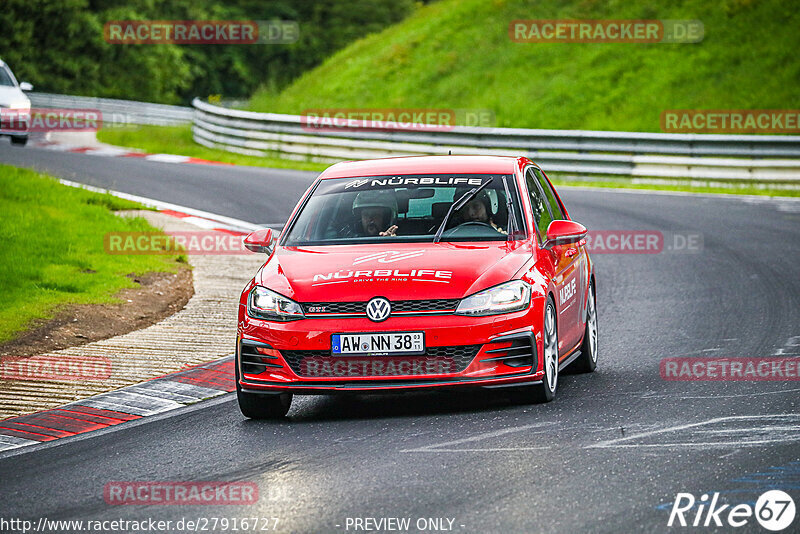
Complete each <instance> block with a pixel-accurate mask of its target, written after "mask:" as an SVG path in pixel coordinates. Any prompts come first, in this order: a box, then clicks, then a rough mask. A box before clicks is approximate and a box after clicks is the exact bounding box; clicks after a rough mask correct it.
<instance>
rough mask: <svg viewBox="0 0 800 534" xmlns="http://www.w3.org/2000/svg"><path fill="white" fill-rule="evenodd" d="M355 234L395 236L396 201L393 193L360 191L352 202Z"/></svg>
mask: <svg viewBox="0 0 800 534" xmlns="http://www.w3.org/2000/svg"><path fill="white" fill-rule="evenodd" d="M353 215H355V217H356V220H355V221H354V222H355V230H356V231H355V234H356V235H359V236H395V235H397V234H396V232H397V225H396V224H394V223H395V220H396V219H397V199H396V198H395V196H394V191H362V192H361V193H359V194H358V195H356V198H355V201H353Z"/></svg>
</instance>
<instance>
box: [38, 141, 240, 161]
mask: <svg viewBox="0 0 800 534" xmlns="http://www.w3.org/2000/svg"><path fill="white" fill-rule="evenodd" d="M33 146H35V147H37V148H45V149H47V150H57V151H59V152H72V153H75V154H86V155H88V156H108V157H117V158H140V159H143V160H145V161H154V162H158V163H194V164H197V165H233V163H223V162H221V161H212V160H208V159H201V158H193V157H191V156H179V155H176V154H148V153H146V152H133V151H131V150H128V149H125V148H121V147H115V146H75V145H69V144H62V143H54V142H51V141H39V142H36V143H34V145H33Z"/></svg>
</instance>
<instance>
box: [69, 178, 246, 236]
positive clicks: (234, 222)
mask: <svg viewBox="0 0 800 534" xmlns="http://www.w3.org/2000/svg"><path fill="white" fill-rule="evenodd" d="M59 183H62V184H64V185H68V186H70V187H77V188H80V189H86V190H87V191H94V192H95V193H108V194H110V195H114V196H115V197H118V198H124V199H126V200H132V201H134V202H138V203H139V204H144V205H145V206H150V207H152V208H156V209H159V210H172V211H180V212H182V213H186V214H187V215H195V216H197V217H202V218H204V219H210V220H212V221H219V222H220V223H223V224H224V225H227V226H229V227H231V228H232V229H234V230H243V231H246V232H253V231H255V230H259V229H260V228H261V226H259V225H257V224H253V223H251V222H247V221H243V220H241V219H234V218H233V217H227V216H225V215H218V214H216V213H210V212H208V211H202V210H196V209H194V208H189V207H186V206H179V205H178V204H171V203H169V202H162V201H160V200H155V199H152V198H146V197H140V196H137V195H129V194H128V193H122V192H120V191H114V190H112V189H104V188H102V187H94V186H91V185H85V184H80V183H78V182H71V181H69V180H63V179H62V180H59Z"/></svg>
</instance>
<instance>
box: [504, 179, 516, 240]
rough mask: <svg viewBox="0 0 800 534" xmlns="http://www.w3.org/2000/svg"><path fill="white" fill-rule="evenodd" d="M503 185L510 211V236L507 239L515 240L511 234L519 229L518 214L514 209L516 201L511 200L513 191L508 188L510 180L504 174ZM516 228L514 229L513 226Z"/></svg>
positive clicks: (507, 208) (507, 210)
mask: <svg viewBox="0 0 800 534" xmlns="http://www.w3.org/2000/svg"><path fill="white" fill-rule="evenodd" d="M503 187H504V188H505V190H506V212H507V213H508V238H506V241H513V240H514V238H513V237H511V235H512V234H513V233H514V232H516V231H517V214H516V212H515V211H514V202H513V201H512V200H511V191H510V190H509V189H508V182H507V181H506V177H505V176H503ZM512 227H513V228H514V230H513V231H512V230H511V228H512Z"/></svg>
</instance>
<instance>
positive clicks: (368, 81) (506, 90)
mask: <svg viewBox="0 0 800 534" xmlns="http://www.w3.org/2000/svg"><path fill="white" fill-rule="evenodd" d="M798 7H799V6H798V3H797V2H796V1H794V0H793V1H789V2H786V1H785V0H784V1H782V0H763V1H758V0H722V1H720V2H707V1H706V0H684V1H676V2H670V3H666V2H664V3H660V2H655V1H653V0H612V1H603V0H539V1H536V2H523V1H520V0H442V1H440V2H436V3H433V4H431V5H429V6H426V7H423V8H421V9H419V10H417V11H416V12H415V14H414V15H413V16H411V17H410V18H408V19H406V20H405V21H404V22H401V23H399V24H397V25H395V26H392V27H390V28H388V29H386V30H384V31H383V32H381V33H379V34H373V35H371V36H368V37H366V38H364V39H361V40H359V41H356V42H355V43H353V44H352V45H350V46H348V47H347V48H345V49H343V50H342V51H340V52H339V53H337V54H335V55H334V56H332V57H331V58H329V59H328V60H327V61H325V62H324V63H323V64H322V65H321V66H320V67H318V68H316V69H314V70H311V71H308V72H307V73H306V74H304V75H303V76H302V77H300V78H299V79H297V80H296V81H295V82H294V83H293V84H292V85H290V86H289V87H288V88H286V89H285V90H284V91H282V92H280V93H274V92H271V91H270V90H269V89H267V88H262V89H260V90H259V91H258V92H257V93H256V94H255V95H254V96H253V98H252V100H251V103H250V107H251V109H254V110H258V111H272V112H283V113H301V112H302V111H303V110H306V109H309V108H325V107H361V108H365V107H370V108H372V107H393V108H396V107H403V108H459V109H463V108H467V109H470V108H476V109H490V110H492V111H493V112H494V113H495V115H496V125H497V126H501V127H525V128H557V129H597V130H622V131H625V130H628V131H660V126H659V117H660V113H661V111H663V110H665V109H695V108H700V109H786V108H793V109H797V108H800V59H798V56H797V53H798V50H800V31H798V28H800V9H798ZM515 19H699V20H701V21H702V22H703V24H704V26H705V37H704V39H703V41H702V42H700V43H696V44H663V43H657V44H628V43H536V44H534V43H514V42H512V41H511V40H510V38H509V36H508V26H509V22H510V21H512V20H515Z"/></svg>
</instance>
